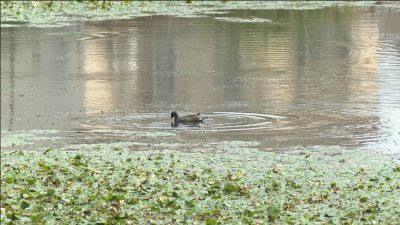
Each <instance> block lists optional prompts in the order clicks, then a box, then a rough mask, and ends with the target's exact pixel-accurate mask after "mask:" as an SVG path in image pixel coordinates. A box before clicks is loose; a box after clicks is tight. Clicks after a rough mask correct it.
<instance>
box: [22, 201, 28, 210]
mask: <svg viewBox="0 0 400 225" xmlns="http://www.w3.org/2000/svg"><path fill="white" fill-rule="evenodd" d="M29 205H30V204H29V203H28V202H26V201H22V202H21V205H20V207H21V209H26V208H28V207H29Z"/></svg>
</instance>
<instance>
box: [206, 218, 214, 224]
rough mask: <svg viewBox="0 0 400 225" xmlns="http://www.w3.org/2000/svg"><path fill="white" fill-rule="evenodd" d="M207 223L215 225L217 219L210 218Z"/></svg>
mask: <svg viewBox="0 0 400 225" xmlns="http://www.w3.org/2000/svg"><path fill="white" fill-rule="evenodd" d="M205 222H206V224H207V225H215V224H217V221H216V220H215V219H208V220H206V221H205Z"/></svg>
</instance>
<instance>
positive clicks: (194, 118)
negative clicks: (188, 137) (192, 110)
mask: <svg viewBox="0 0 400 225" xmlns="http://www.w3.org/2000/svg"><path fill="white" fill-rule="evenodd" d="M200 114H201V113H197V114H195V115H188V116H182V117H179V115H178V113H177V112H175V111H174V112H172V113H171V119H174V123H175V124H178V123H200V122H203V120H204V119H207V117H200Z"/></svg>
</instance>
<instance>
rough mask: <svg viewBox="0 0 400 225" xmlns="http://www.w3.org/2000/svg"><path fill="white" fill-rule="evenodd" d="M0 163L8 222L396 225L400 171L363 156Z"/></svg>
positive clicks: (10, 156) (102, 154) (159, 154)
mask: <svg viewBox="0 0 400 225" xmlns="http://www.w3.org/2000/svg"><path fill="white" fill-rule="evenodd" d="M1 156H2V164H1V223H2V224H6V223H10V222H13V223H16V224H22V223H41V224H72V223H87V224H95V223H97V224H172V223H176V224H196V223H198V224H266V223H276V224H314V223H321V224H328V223H332V224H361V223H365V222H368V224H373V223H374V224H399V222H400V221H399V215H400V166H399V165H398V164H396V163H393V162H388V161H383V160H382V161H376V160H374V156H373V155H371V154H367V153H365V152H363V151H360V150H344V149H340V148H328V147H317V148H315V149H308V150H301V151H293V152H290V153H268V152H260V151H256V150H254V149H250V148H242V149H240V150H238V149H235V150H229V149H226V151H225V152H224V153H223V154H220V153H215V152H214V153H208V152H199V153H183V152H176V151H167V150H165V151H147V152H143V151H128V150H120V149H118V150H114V151H104V150H102V151H86V152H74V151H71V152H65V151H56V150H52V149H47V150H46V151H43V152H23V151H2V152H1Z"/></svg>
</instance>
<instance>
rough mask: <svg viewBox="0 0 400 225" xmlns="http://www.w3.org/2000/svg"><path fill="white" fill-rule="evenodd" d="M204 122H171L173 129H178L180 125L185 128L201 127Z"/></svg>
mask: <svg viewBox="0 0 400 225" xmlns="http://www.w3.org/2000/svg"><path fill="white" fill-rule="evenodd" d="M202 123H204V122H185V123H174V122H171V128H177V127H179V125H183V126H185V127H200V124H202Z"/></svg>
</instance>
